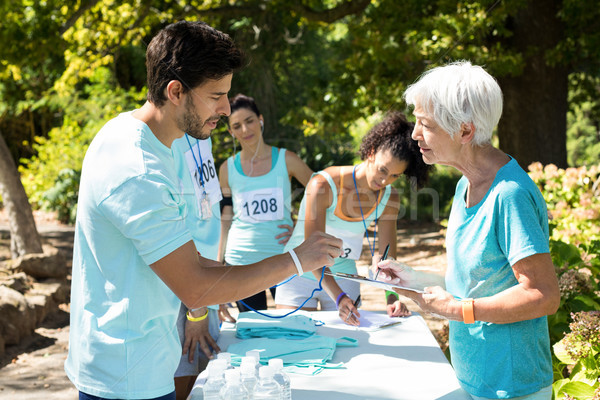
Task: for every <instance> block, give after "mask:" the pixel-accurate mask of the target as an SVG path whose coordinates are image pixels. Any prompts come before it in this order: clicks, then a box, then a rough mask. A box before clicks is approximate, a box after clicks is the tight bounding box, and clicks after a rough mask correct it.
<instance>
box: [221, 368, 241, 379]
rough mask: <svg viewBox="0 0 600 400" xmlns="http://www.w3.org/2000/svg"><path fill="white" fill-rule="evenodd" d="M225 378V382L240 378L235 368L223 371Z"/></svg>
mask: <svg viewBox="0 0 600 400" xmlns="http://www.w3.org/2000/svg"><path fill="white" fill-rule="evenodd" d="M225 380H226V381H227V382H239V380H240V371H238V370H237V369H228V370H227V371H225Z"/></svg>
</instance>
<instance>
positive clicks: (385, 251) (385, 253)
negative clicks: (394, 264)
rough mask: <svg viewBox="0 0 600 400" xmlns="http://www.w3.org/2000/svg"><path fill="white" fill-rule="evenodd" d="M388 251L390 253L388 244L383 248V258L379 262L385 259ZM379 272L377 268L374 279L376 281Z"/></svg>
mask: <svg viewBox="0 0 600 400" xmlns="http://www.w3.org/2000/svg"><path fill="white" fill-rule="evenodd" d="M388 251H390V244H389V243H388V244H387V246H385V250H384V251H383V256H381V259H380V260H379V261H380V262H381V261H383V260H385V259H386V258H387V255H388ZM379 271H381V270H380V269H379V267H377V273H376V274H375V279H374V280H377V277H378V276H379Z"/></svg>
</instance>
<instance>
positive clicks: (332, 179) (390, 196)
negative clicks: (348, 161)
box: [275, 112, 429, 325]
mask: <svg viewBox="0 0 600 400" xmlns="http://www.w3.org/2000/svg"><path fill="white" fill-rule="evenodd" d="M413 127H414V125H413V124H412V123H409V122H408V121H407V120H406V118H405V116H404V115H403V114H401V113H399V112H390V113H389V114H388V115H386V117H385V118H384V119H383V121H381V122H380V123H379V124H377V125H376V126H374V127H373V128H372V129H371V131H370V132H369V133H368V134H367V136H365V138H364V139H363V141H362V144H361V146H360V158H361V160H362V162H361V163H360V164H358V165H355V166H352V165H346V166H332V167H329V168H326V169H325V170H323V171H320V172H318V173H316V174H314V175H313V176H312V178H311V180H310V181H309V183H308V185H307V186H306V191H305V193H304V198H303V199H302V203H301V204H300V211H299V213H298V222H297V223H296V226H295V228H294V232H293V233H292V237H291V238H290V240H289V242H288V243H287V244H286V247H285V248H286V249H287V248H293V247H294V246H296V245H297V244H298V243H301V242H302V240H304V238H305V237H308V236H309V235H310V234H311V233H313V232H315V231H323V232H327V233H329V234H331V235H333V236H336V237H338V238H340V239H342V240H343V242H344V245H343V254H342V256H341V257H339V258H338V259H336V261H335V264H334V265H333V266H332V267H331V271H333V272H343V273H349V274H355V273H356V260H358V259H359V257H360V254H361V252H362V244H363V238H364V236H365V233H366V234H367V240H368V242H369V249H370V251H371V256H372V257H373V262H377V261H379V258H380V254H378V253H383V249H384V248H385V247H386V246H387V245H389V257H391V258H394V257H395V256H396V220H397V218H398V209H399V205H400V201H399V195H398V193H397V191H396V190H395V189H394V188H392V187H391V183H392V182H394V181H395V180H396V179H398V178H399V177H400V176H401V175H405V176H406V177H408V178H409V179H410V180H411V182H412V183H413V184H416V185H417V186H422V185H423V184H424V183H425V181H426V180H427V176H428V171H429V167H428V166H427V165H426V164H425V163H424V162H423V159H422V158H421V155H420V153H419V147H418V146H417V143H416V142H415V141H414V140H412V139H411V133H412V131H413ZM373 222H374V223H375V229H374V231H373V233H372V234H370V233H369V232H368V231H367V227H369V226H370V225H371V223H373ZM376 238H377V239H378V240H377V243H378V244H379V249H378V250H379V252H378V253H377V254H376V251H375V243H376ZM321 274H322V270H321V269H318V270H315V271H314V274H313V273H306V274H304V275H302V276H300V277H295V278H293V279H292V280H290V281H289V282H286V283H284V284H282V285H281V286H279V287H278V288H277V293H276V295H275V303H276V305H277V308H281V309H290V308H297V307H299V306H303V309H305V310H309V311H311V310H316V309H317V303H320V309H321V310H335V309H336V308H337V309H338V312H339V315H340V318H342V319H343V320H344V321H345V322H346V323H347V324H349V325H359V321H358V317H360V313H359V312H358V310H357V309H356V307H355V306H354V302H355V299H357V298H358V295H359V294H360V284H358V283H356V282H353V281H349V280H344V279H342V280H339V281H338V280H336V279H335V278H334V277H332V276H329V275H327V274H325V275H324V277H323V282H322V285H323V288H324V289H325V291H324V292H315V293H314V296H313V297H312V298H311V299H310V300H308V301H306V300H307V299H308V298H309V297H310V295H311V293H312V292H313V290H314V289H315V288H317V287H318V284H319V282H318V281H319V280H320V278H321ZM325 292H326V293H325ZM394 300H395V298H393V297H389V298H388V303H393V304H389V305H388V314H389V315H391V316H406V315H409V314H410V312H409V311H408V309H407V308H406V306H405V305H404V304H402V303H400V302H399V301H394Z"/></svg>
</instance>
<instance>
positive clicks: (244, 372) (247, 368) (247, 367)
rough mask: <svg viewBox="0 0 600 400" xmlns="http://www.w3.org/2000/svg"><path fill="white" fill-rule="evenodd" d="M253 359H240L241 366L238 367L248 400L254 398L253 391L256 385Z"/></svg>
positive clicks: (256, 379)
mask: <svg viewBox="0 0 600 400" xmlns="http://www.w3.org/2000/svg"><path fill="white" fill-rule="evenodd" d="M254 364H255V361H254V358H251V357H242V364H241V365H240V371H241V380H242V385H244V387H245V388H246V390H247V391H248V395H249V400H252V399H253V398H254V390H255V389H256V384H257V383H258V378H256V367H255V366H254Z"/></svg>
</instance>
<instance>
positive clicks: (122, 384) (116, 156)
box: [65, 21, 341, 400]
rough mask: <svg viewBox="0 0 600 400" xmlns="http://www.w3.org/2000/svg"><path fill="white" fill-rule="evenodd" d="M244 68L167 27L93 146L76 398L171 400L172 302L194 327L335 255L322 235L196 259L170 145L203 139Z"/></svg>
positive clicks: (85, 197)
mask: <svg viewBox="0 0 600 400" xmlns="http://www.w3.org/2000/svg"><path fill="white" fill-rule="evenodd" d="M242 65H243V55H242V53H241V51H240V50H239V49H238V48H236V46H235V45H234V44H233V42H232V40H231V39H230V38H229V37H228V36H227V35H225V34H223V33H221V32H219V31H217V30H215V29H213V28H211V27H209V26H208V25H206V24H204V23H201V22H187V21H182V22H178V23H175V24H172V25H169V26H167V27H166V28H164V29H163V30H161V31H160V32H159V33H158V34H157V35H156V36H155V37H154V39H152V41H151V42H150V44H149V46H148V50H147V54H146V66H147V71H148V100H147V102H146V103H145V104H144V105H143V106H142V107H141V108H140V109H138V110H135V111H133V112H127V113H124V114H121V115H119V116H118V117H116V118H114V119H113V120H111V121H109V122H108V123H107V124H106V125H105V126H104V127H103V128H102V129H101V130H100V132H98V134H97V135H96V137H95V138H94V140H93V141H92V143H91V144H90V147H89V149H88V151H87V153H86V156H85V159H84V162H83V168H82V174H81V183H80V190H79V203H78V209H77V222H76V226H75V243H74V253H73V272H72V286H71V325H70V338H69V339H70V340H69V355H68V357H67V360H66V362H65V371H66V373H67V375H68V377H69V379H71V381H72V382H73V384H74V385H75V386H76V387H77V389H78V390H79V398H80V399H94V400H97V399H115V398H119V399H175V392H174V383H173V376H174V373H175V369H176V367H177V364H178V363H179V359H180V354H181V343H180V341H179V338H178V334H177V329H176V326H175V322H176V320H177V314H178V310H179V307H180V304H181V302H183V303H184V304H185V305H186V307H187V308H188V309H189V312H188V313H187V318H188V319H190V320H201V319H203V318H204V316H205V315H206V313H207V311H206V306H208V305H210V304H221V303H225V302H229V301H233V300H236V299H238V298H241V297H245V296H249V295H251V294H253V293H256V292H258V291H260V290H264V289H265V288H266V287H269V286H272V285H274V284H276V283H277V282H280V281H282V280H284V279H286V278H287V277H289V276H291V275H292V274H295V273H302V272H303V271H304V270H306V271H312V270H314V269H316V268H320V267H322V266H323V265H332V264H333V261H334V258H335V257H337V256H339V254H340V249H341V241H340V240H338V239H336V238H333V237H332V236H329V235H325V234H319V235H314V236H311V237H310V238H309V239H307V240H306V241H305V242H304V243H303V244H302V245H300V246H298V247H296V248H295V249H294V250H293V251H290V252H289V254H282V255H278V256H275V257H271V258H269V259H267V260H264V261H262V262H258V263H255V264H252V265H250V266H240V267H222V266H220V265H218V267H216V266H217V263H216V262H215V261H211V260H208V259H206V258H203V257H201V256H199V255H198V253H197V249H196V246H195V245H194V242H193V241H192V238H193V237H192V234H191V233H190V231H189V229H188V227H187V226H186V221H185V217H186V213H187V210H186V202H185V201H184V198H183V196H184V194H183V193H182V191H183V188H182V185H181V182H180V180H179V178H178V176H177V171H176V167H175V161H174V155H173V150H172V149H171V145H172V143H173V141H174V140H175V139H177V138H179V137H182V136H183V134H184V132H187V133H188V134H189V135H190V136H191V137H193V138H197V139H206V138H208V137H209V136H210V132H211V131H212V130H213V129H214V128H215V127H216V126H217V123H218V121H219V119H220V117H221V116H223V115H228V114H229V112H230V109H229V101H228V99H227V93H228V92H229V90H230V87H231V79H232V76H233V72H234V71H235V70H237V69H238V68H240V67H242ZM200 200H201V201H202V200H203V199H200ZM205 205H206V203H205V202H204V203H201V204H200V206H201V207H205ZM209 208H210V207H209ZM217 236H218V235H217ZM274 266H276V268H274ZM240 282H243V284H240Z"/></svg>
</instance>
